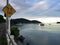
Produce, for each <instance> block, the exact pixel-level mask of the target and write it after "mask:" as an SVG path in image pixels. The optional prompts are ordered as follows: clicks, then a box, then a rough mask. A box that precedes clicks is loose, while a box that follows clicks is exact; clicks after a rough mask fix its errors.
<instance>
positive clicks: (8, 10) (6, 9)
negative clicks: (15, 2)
mask: <svg viewBox="0 0 60 45" xmlns="http://www.w3.org/2000/svg"><path fill="white" fill-rule="evenodd" d="M3 12H4V13H5V14H6V16H8V17H11V16H12V15H13V14H14V13H15V12H16V10H15V9H14V8H13V7H12V6H11V5H10V4H8V5H7V6H5V7H4V8H3Z"/></svg>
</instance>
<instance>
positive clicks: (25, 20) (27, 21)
mask: <svg viewBox="0 0 60 45" xmlns="http://www.w3.org/2000/svg"><path fill="white" fill-rule="evenodd" d="M19 23H25V24H26V23H34V24H37V23H41V22H39V21H37V20H28V19H24V18H18V19H11V24H12V25H14V24H19Z"/></svg>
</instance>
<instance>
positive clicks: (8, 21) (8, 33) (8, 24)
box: [6, 0, 10, 45]
mask: <svg viewBox="0 0 60 45" xmlns="http://www.w3.org/2000/svg"><path fill="white" fill-rule="evenodd" d="M8 4H9V0H6V6H7V5H8ZM6 27H7V28H6V31H7V34H6V36H7V43H8V45H10V39H9V36H8V35H10V17H8V16H7V15H6Z"/></svg>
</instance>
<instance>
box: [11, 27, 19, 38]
mask: <svg viewBox="0 0 60 45" xmlns="http://www.w3.org/2000/svg"><path fill="white" fill-rule="evenodd" d="M11 35H14V36H15V37H18V35H19V30H18V28H16V27H12V28H11Z"/></svg>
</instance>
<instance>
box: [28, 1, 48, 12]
mask: <svg viewBox="0 0 60 45" xmlns="http://www.w3.org/2000/svg"><path fill="white" fill-rule="evenodd" d="M47 9H48V4H47V2H46V1H40V2H37V3H35V4H34V5H33V6H32V7H31V8H29V10H30V11H45V10H47Z"/></svg>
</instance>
